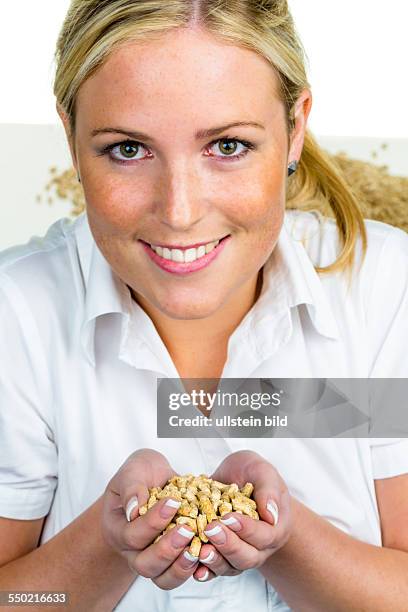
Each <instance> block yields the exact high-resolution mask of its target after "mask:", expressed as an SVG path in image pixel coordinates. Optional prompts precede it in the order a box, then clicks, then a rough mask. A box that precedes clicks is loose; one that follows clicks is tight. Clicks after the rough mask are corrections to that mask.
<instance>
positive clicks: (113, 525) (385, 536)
mask: <svg viewBox="0 0 408 612" xmlns="http://www.w3.org/2000/svg"><path fill="white" fill-rule="evenodd" d="M55 94H56V98H57V104H58V111H59V114H60V116H61V119H62V121H63V124H64V127H65V129H66V133H67V138H68V143H69V145H70V148H71V153H72V159H73V163H74V165H75V168H76V170H77V172H78V179H79V180H80V181H81V182H82V185H83V188H84V193H85V197H86V215H81V216H80V217H79V218H78V219H77V220H76V221H75V222H73V223H71V222H69V221H68V220H67V219H63V220H60V221H59V222H57V223H55V224H54V225H53V226H52V227H51V228H50V230H49V231H48V233H47V235H46V236H45V237H44V238H43V239H42V240H41V241H39V240H31V241H30V242H29V243H28V244H27V245H23V246H21V247H19V248H14V249H13V250H11V251H6V252H4V253H3V254H2V258H1V277H0V295H1V301H0V308H1V314H2V317H1V321H2V325H1V343H0V344H1V346H2V347H3V348H2V351H3V354H2V368H1V371H0V377H1V378H0V380H1V386H0V393H1V406H2V410H1V416H0V418H1V432H2V434H1V442H2V444H1V450H0V453H1V455H0V457H1V463H0V465H1V471H0V492H1V494H0V515H1V516H2V517H3V518H1V519H0V537H1V542H2V546H1V549H0V550H1V556H0V564H1V568H0V590H6V589H7V590H14V591H18V590H35V591H39V590H47V591H55V592H57V591H58V592H60V591H65V592H67V593H68V595H69V609H73V610H85V609H86V610H98V611H100V610H112V609H114V608H115V609H117V610H132V611H135V610H140V611H145V610H146V611H149V612H150V611H154V610H177V611H178V612H179V611H183V610H190V609H191V607H192V606H193V605H196V607H197V609H198V610H200V611H204V610H205V611H209V610H215V609H217V610H229V611H232V610H245V609H247V608H249V607H251V608H252V609H254V610H259V611H261V610H262V611H264V610H265V611H266V610H272V609H273V610H280V611H283V610H291V609H293V610H302V612H303V611H305V610H313V611H315V610H324V611H327V610H331V609H336V610H362V609H369V610H388V609H393V610H403V609H404V606H405V605H406V603H405V602H406V601H407V597H408V588H407V583H406V574H407V569H408V554H407V553H408V528H407V526H406V520H405V521H404V520H403V519H404V518H406V515H407V512H408V475H407V472H408V453H407V450H408V445H407V443H406V441H405V440H402V439H396V438H395V439H394V438H393V439H386V438H379V439H374V438H333V439H322V438H316V439H313V438H287V439H286V438H281V439H250V438H248V439H243V438H241V439H240V438H231V439H224V438H219V439H205V438H203V439H200V438H186V439H182V440H177V439H171V438H158V437H157V436H156V383H157V378H158V377H170V378H178V377H184V378H194V377H200V378H217V379H218V378H220V377H225V378H228V377H245V378H251V377H252V378H255V377H263V376H266V377H269V376H281V377H305V378H310V377H341V378H343V377H344V378H347V377H362V378H366V377H405V376H406V375H407V366H406V360H405V359H404V357H405V345H406V338H407V334H406V332H407V331H408V330H407V324H406V320H407V317H406V314H407V299H408V298H407V296H408V290H407V273H406V265H407V262H408V239H407V237H406V234H404V233H403V232H402V231H400V230H398V229H395V228H392V227H391V226H388V225H386V224H382V223H377V222H373V221H364V220H363V219H362V217H361V214H360V213H359V209H358V205H357V203H356V201H355V199H354V196H353V194H352V193H351V192H350V191H349V190H348V188H347V187H346V184H345V183H344V181H343V179H342V178H341V177H340V176H339V175H338V174H337V172H336V168H334V167H333V166H332V165H331V164H330V162H329V161H328V160H327V158H326V157H325V156H324V154H323V152H322V151H321V150H320V149H319V147H318V146H317V144H316V143H315V141H314V140H313V138H312V136H311V134H310V133H309V132H308V130H307V119H308V116H309V113H310V109H311V92H310V87H309V85H308V82H307V79H306V75H305V70H304V60H303V53H302V47H301V45H300V42H299V41H298V39H297V37H296V34H295V31H294V26H293V22H292V19H291V16H290V14H289V12H288V8H287V4H286V2H285V1H283V0H276V1H270V2H269V1H262V2H261V1H259V2H255V1H247V2H242V1H240V2H238V1H234V0H231V1H229V2H227V3H220V2H212V1H207V2H190V1H188V0H174V1H172V2H168V1H164V0H163V1H161V0H155V1H154V2H153V1H152V0H146V1H143V0H141V1H138V2H135V1H134V0H105V1H103V2H101V1H100V0H87V1H86V0H73V1H72V2H71V6H70V9H69V11H68V14H67V17H66V20H65V22H64V25H63V28H62V31H61V34H60V37H59V40H58V47H57V73H56V79H55ZM294 171H296V172H294ZM292 174H293V176H291V175H292ZM288 175H289V176H288ZM289 177H290V178H289ZM288 201H290V202H292V203H299V204H304V203H310V202H312V203H313V202H320V203H322V202H327V203H328V204H329V205H330V206H331V207H332V210H333V212H334V214H335V221H334V220H329V219H326V222H324V219H323V218H319V217H316V216H315V215H314V214H313V213H311V212H297V213H295V212H291V213H289V212H285V206H286V203H287V202H288ZM197 245H201V248H196V246H197ZM355 264H359V265H358V266H357V265H355ZM346 279H347V282H346ZM6 356H7V359H6ZM185 472H192V473H195V474H200V473H203V472H205V473H208V474H211V475H212V476H213V477H214V478H218V479H219V480H221V481H224V482H238V483H240V484H241V483H244V482H246V481H251V482H253V483H254V485H255V499H256V501H257V505H258V508H259V514H260V518H261V520H260V521H254V520H253V519H251V518H250V517H247V516H244V515H240V514H238V513H236V512H232V513H229V514H227V515H225V517H224V519H225V520H226V522H225V521H224V523H221V522H220V521H214V522H213V523H211V524H210V525H209V526H208V532H209V543H208V544H205V545H203V547H202V549H201V552H200V557H199V559H194V558H193V559H192V558H191V557H189V556H188V555H185V554H184V553H185V551H186V550H187V546H188V543H189V540H190V539H191V536H192V532H191V530H190V529H189V528H187V527H184V529H174V530H172V531H171V532H169V533H168V534H167V535H166V536H164V537H162V538H161V539H160V540H159V541H158V542H156V543H154V540H155V538H156V536H157V535H158V534H159V533H160V532H161V531H162V530H163V529H164V528H165V527H166V525H167V524H168V523H169V522H170V521H171V518H172V517H173V516H174V514H175V512H176V504H175V503H174V502H175V501H176V500H172V502H173V503H172V502H170V504H169V503H168V500H167V501H166V500H165V499H163V500H161V501H160V502H158V503H157V504H156V505H155V506H154V507H152V508H151V509H150V510H149V511H148V512H147V513H146V514H144V515H139V513H138V508H139V507H140V506H141V505H142V504H144V503H145V502H146V500H147V497H148V490H147V489H148V487H151V486H154V485H162V484H163V483H164V482H166V480H167V479H168V478H170V477H171V476H172V475H174V474H175V473H179V474H182V473H185ZM189 531H190V532H191V533H189ZM208 532H207V533H208ZM362 567H363V568H364V578H362V574H361V573H360V572H359V570H361V568H362Z"/></svg>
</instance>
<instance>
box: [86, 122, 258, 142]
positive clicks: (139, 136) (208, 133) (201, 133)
mask: <svg viewBox="0 0 408 612" xmlns="http://www.w3.org/2000/svg"><path fill="white" fill-rule="evenodd" d="M232 127H257V128H260V129H262V130H265V126H264V125H262V123H258V122H257V121H233V122H232V123H227V124H226V125H221V126H219V127H214V128H210V129H206V130H198V132H196V133H195V139H196V140H202V139H204V138H211V137H212V136H217V135H218V134H221V132H225V130H228V129H229V128H232ZM99 134H124V135H125V136H128V137H130V138H133V139H134V140H145V141H150V142H154V138H151V136H148V135H147V134H144V133H143V132H135V131H134V130H127V129H125V128H122V127H105V128H98V129H95V130H92V132H91V136H92V137H95V136H98V135H99Z"/></svg>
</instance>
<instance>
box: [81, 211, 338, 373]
mask: <svg viewBox="0 0 408 612" xmlns="http://www.w3.org/2000/svg"><path fill="white" fill-rule="evenodd" d="M290 229H291V218H290V215H288V213H285V219H284V223H283V225H282V228H281V232H280V235H279V238H278V241H277V243H276V246H275V248H274V250H273V252H272V255H271V257H270V258H269V259H268V260H267V262H266V263H265V265H264V272H263V286H262V292H261V295H260V296H259V298H258V300H257V302H256V304H255V305H254V307H253V308H252V309H251V310H250V311H249V312H248V313H247V314H246V316H245V317H244V319H243V320H242V321H241V323H240V324H239V326H238V327H237V328H236V330H235V331H234V333H233V334H232V336H231V342H234V341H235V342H237V343H238V341H239V340H240V339H241V338H242V336H243V334H246V333H248V335H249V336H251V339H252V342H254V343H255V346H256V350H257V352H258V354H259V355H260V356H263V357H266V356H267V355H268V354H270V353H271V351H272V349H274V348H276V342H275V343H274V340H273V338H272V336H273V334H272V333H271V330H272V329H273V326H272V325H271V324H272V323H275V325H276V322H277V321H278V320H279V317H280V316H281V317H283V316H284V315H287V314H288V313H289V312H290V309H291V308H292V307H294V306H297V305H300V304H305V305H306V307H307V310H308V312H309V316H310V319H311V321H312V323H313V325H314V327H315V329H316V331H317V332H318V333H320V334H321V335H323V336H325V337H328V338H332V339H338V338H339V329H338V325H337V322H336V319H335V317H334V315H333V312H332V310H331V307H330V304H329V301H328V298H327V296H326V294H325V291H324V289H323V285H322V280H321V278H320V277H319V275H318V274H317V272H316V271H315V269H314V267H313V263H312V261H311V260H310V258H309V256H308V254H307V252H306V250H305V247H304V246H303V244H302V242H301V240H296V239H294V238H293V236H292V235H291V234H290ZM76 239H77V248H78V255H79V260H80V264H81V270H82V274H83V279H84V284H85V305H84V317H83V321H82V325H81V342H82V347H83V350H84V351H85V354H86V356H87V358H88V360H89V361H90V363H91V364H92V365H93V366H94V367H95V350H94V341H95V324H96V320H97V318H98V317H100V316H104V315H109V314H119V315H121V316H122V321H121V340H120V349H119V355H121V354H124V353H126V352H127V351H126V343H127V342H128V341H131V342H133V348H136V347H137V343H138V341H139V342H142V343H145V344H146V343H148V342H152V341H153V344H154V345H157V341H158V340H159V344H160V343H161V342H160V339H158V338H157V336H158V334H157V332H156V330H155V327H154V325H153V322H152V321H151V319H150V317H149V316H148V315H147V314H146V313H145V312H144V310H143V309H142V308H141V307H140V306H139V305H138V304H137V303H136V302H135V301H134V300H132V297H131V295H130V291H129V288H128V287H127V286H126V284H125V283H123V281H121V280H120V279H119V278H118V277H117V275H116V274H115V273H114V272H113V270H112V268H111V267H110V265H109V264H108V262H107V261H106V259H105V258H104V256H103V255H102V253H101V251H100V250H99V248H98V247H97V245H96V243H95V241H94V239H93V236H92V233H91V230H90V228H89V224H88V219H87V215H86V212H84V213H82V215H80V217H79V218H78V220H77V229H76ZM286 320H287V319H286ZM130 331H131V333H130ZM286 331H287V330H286ZM289 331H291V326H290V330H289ZM266 332H269V333H266ZM130 336H132V338H130Z"/></svg>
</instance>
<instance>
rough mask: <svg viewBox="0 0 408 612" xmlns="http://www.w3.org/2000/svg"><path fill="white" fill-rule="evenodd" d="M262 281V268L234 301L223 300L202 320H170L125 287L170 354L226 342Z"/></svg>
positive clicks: (246, 310) (249, 306)
mask: <svg viewBox="0 0 408 612" xmlns="http://www.w3.org/2000/svg"><path fill="white" fill-rule="evenodd" d="M262 283H263V268H261V270H260V271H259V272H258V274H257V276H256V278H255V279H253V280H252V282H251V283H247V284H246V285H245V286H244V287H242V288H241V291H240V293H239V295H237V296H235V297H234V301H233V302H232V301H228V302H226V303H225V304H224V305H223V306H222V307H221V308H220V309H219V310H217V312H216V313H215V314H214V315H212V316H210V317H207V318H205V319H173V318H171V317H168V316H167V315H165V314H164V313H163V312H161V311H160V310H159V309H158V308H156V307H155V306H153V305H152V304H151V303H150V302H148V301H147V300H146V299H145V298H144V297H143V296H140V295H139V294H136V293H135V292H134V291H133V289H132V288H131V287H129V289H130V292H131V295H132V298H133V299H134V300H135V301H136V302H137V303H138V304H139V306H140V307H141V308H143V310H144V311H145V312H146V314H148V315H149V317H150V319H151V320H152V322H153V324H154V326H155V327H156V329H157V332H158V333H159V335H160V337H161V339H162V340H163V342H164V344H165V345H166V347H167V349H168V350H169V352H170V354H173V353H175V352H178V351H180V350H184V349H187V350H188V349H189V348H190V349H191V347H192V346H197V345H198V346H203V347H205V346H214V345H216V344H218V343H226V342H228V338H229V337H230V335H231V334H232V333H233V331H234V330H235V329H236V328H237V327H238V325H239V324H240V322H241V321H242V320H243V318H244V317H245V315H246V314H247V313H248V312H249V310H250V309H251V308H252V306H253V305H254V304H255V302H256V301H257V300H258V298H259V296H260V294H261V291H262Z"/></svg>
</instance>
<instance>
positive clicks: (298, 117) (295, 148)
mask: <svg viewBox="0 0 408 612" xmlns="http://www.w3.org/2000/svg"><path fill="white" fill-rule="evenodd" d="M311 108H312V92H311V91H310V90H309V89H304V90H303V91H302V93H301V94H300V96H299V98H298V100H297V101H296V104H295V110H294V119H295V127H294V129H293V130H292V133H291V134H290V146H289V153H288V164H289V163H290V162H292V161H295V160H296V161H299V159H300V156H301V154H302V149H303V142H304V139H305V132H306V126H307V119H308V117H309V113H310V111H311Z"/></svg>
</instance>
